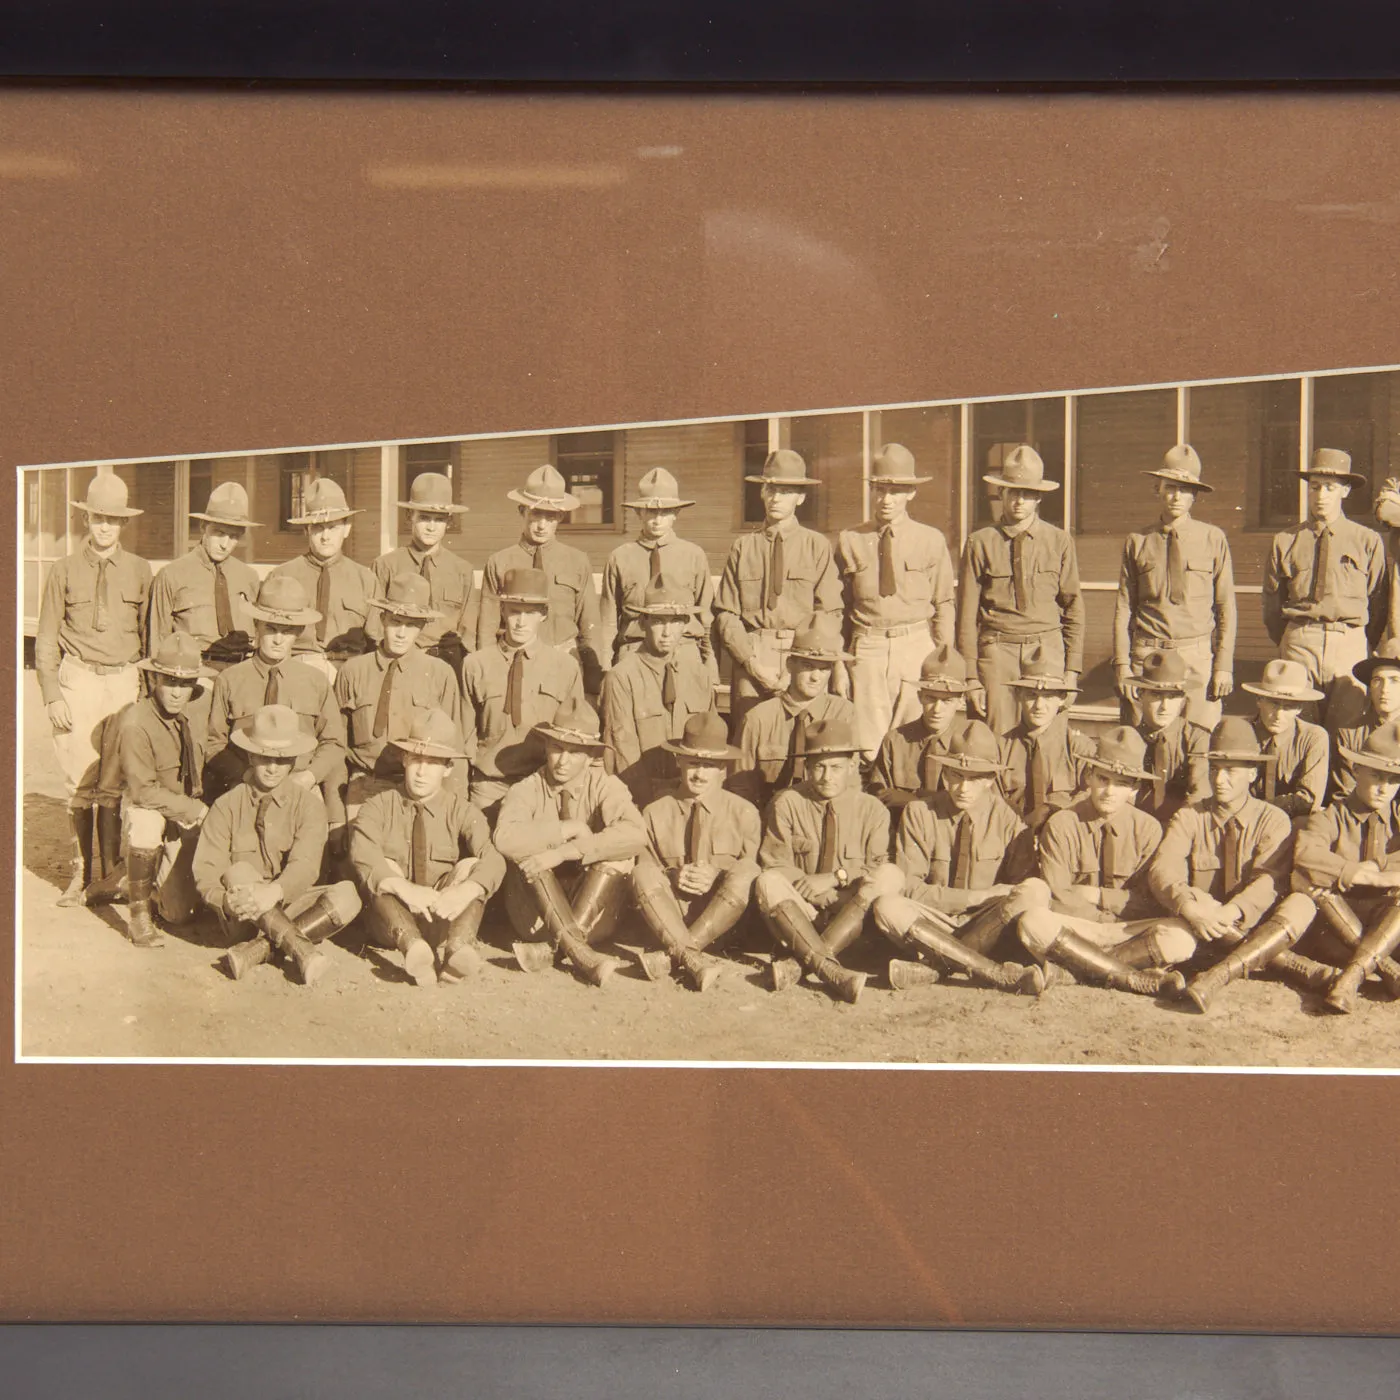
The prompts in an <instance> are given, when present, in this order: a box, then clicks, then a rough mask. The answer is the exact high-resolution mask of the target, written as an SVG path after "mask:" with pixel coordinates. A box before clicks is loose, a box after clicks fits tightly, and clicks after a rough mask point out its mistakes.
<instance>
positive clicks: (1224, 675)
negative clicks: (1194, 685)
mask: <svg viewBox="0 0 1400 1400" xmlns="http://www.w3.org/2000/svg"><path fill="white" fill-rule="evenodd" d="M1234 688H1235V678H1234V676H1232V675H1231V674H1230V673H1229V672H1228V671H1217V672H1216V673H1215V674H1214V675H1213V676H1212V677H1211V678H1210V689H1209V690H1207V691H1206V695H1207V696H1208V697H1209V698H1210V699H1212V700H1226V699H1228V698H1229V696H1230V694H1231V692H1232V691H1233V690H1234Z"/></svg>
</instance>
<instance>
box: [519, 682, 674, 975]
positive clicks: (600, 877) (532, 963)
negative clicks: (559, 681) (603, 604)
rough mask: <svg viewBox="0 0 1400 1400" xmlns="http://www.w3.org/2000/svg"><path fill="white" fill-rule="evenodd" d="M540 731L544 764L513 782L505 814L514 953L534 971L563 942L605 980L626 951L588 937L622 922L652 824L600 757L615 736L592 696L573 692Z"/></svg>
mask: <svg viewBox="0 0 1400 1400" xmlns="http://www.w3.org/2000/svg"><path fill="white" fill-rule="evenodd" d="M539 734H540V737H541V738H542V739H543V740H544V765H543V767H541V768H540V769H539V771H538V772H536V773H532V774H531V775H530V776H529V777H528V778H522V779H521V780H520V782H518V783H516V785H515V786H514V787H513V788H511V790H510V791H509V792H508V793H507V794H506V796H505V799H504V800H503V801H502V803H501V811H500V816H499V817H498V819H497V822H496V845H497V846H498V847H499V849H500V852H501V854H502V855H503V856H504V857H505V858H506V861H507V862H508V866H507V870H506V880H505V899H506V912H507V913H508V914H509V915H510V921H511V924H512V925H513V926H514V928H515V931H516V933H517V934H518V935H519V941H518V942H517V943H515V944H514V945H513V947H514V951H515V958H516V961H517V962H518V963H519V964H520V966H521V967H522V968H524V969H525V971H526V972H543V971H544V970H545V968H547V967H549V966H551V965H552V964H553V962H554V956H555V953H556V952H558V951H562V952H563V953H564V954H565V955H566V956H567V957H568V959H569V961H570V962H571V963H573V965H574V967H575V969H576V970H577V971H578V972H579V973H581V974H582V975H583V976H584V977H585V978H587V980H588V981H590V982H592V983H593V985H594V986H595V987H599V986H602V984H603V983H604V982H605V981H607V979H608V978H609V977H610V976H611V975H612V974H613V973H614V972H616V971H617V969H618V968H619V967H621V966H622V959H621V958H614V957H609V956H608V955H607V954H605V953H599V952H597V951H595V950H594V949H593V948H592V947H590V946H589V945H590V944H592V943H595V942H601V941H602V940H603V939H604V938H605V937H606V936H607V935H608V934H610V933H611V932H612V930H613V928H614V926H615V925H616V923H617V919H618V916H619V914H620V913H621V912H622V909H623V907H624V905H625V903H626V899H627V893H628V889H629V882H630V877H631V874H632V863H633V860H634V858H635V857H636V856H639V855H640V854H641V853H642V851H643V849H644V848H645V847H646V824H645V823H644V822H643V821H642V814H641V813H640V812H639V811H638V810H637V809H636V807H635V806H633V804H632V799H631V797H630V796H629V795H628V792H627V789H626V788H625V787H624V786H623V784H622V781H621V779H619V778H614V777H613V776H611V774H608V773H605V772H604V771H603V767H602V764H601V763H599V762H598V760H599V759H600V758H601V757H602V755H603V750H604V749H605V748H606V745H605V744H604V743H603V740H602V737H601V733H600V727H599V724H598V716H597V715H596V714H595V713H594V711H593V708H592V706H591V705H589V704H588V703H587V702H586V701H582V700H573V701H570V702H569V703H568V704H566V705H564V706H563V707H562V708H561V709H560V711H559V713H558V714H557V715H556V716H555V718H554V721H553V723H551V724H541V725H540V726H539ZM560 867H565V869H563V870H561V869H560ZM556 871H559V873H558V874H556V873H555V872H556ZM541 934H543V935H544V937H543V938H541V936H540V935H541Z"/></svg>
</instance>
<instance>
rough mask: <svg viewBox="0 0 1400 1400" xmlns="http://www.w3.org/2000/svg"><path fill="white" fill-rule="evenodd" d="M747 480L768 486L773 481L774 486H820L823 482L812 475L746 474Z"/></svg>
mask: <svg viewBox="0 0 1400 1400" xmlns="http://www.w3.org/2000/svg"><path fill="white" fill-rule="evenodd" d="M744 480H745V481H751V482H753V484H754V485H755V486H767V485H768V484H769V483H771V484H772V485H774V486H797V487H807V486H820V485H821V482H820V481H817V480H815V479H814V478H813V477H810V476H746V477H745V478H744Z"/></svg>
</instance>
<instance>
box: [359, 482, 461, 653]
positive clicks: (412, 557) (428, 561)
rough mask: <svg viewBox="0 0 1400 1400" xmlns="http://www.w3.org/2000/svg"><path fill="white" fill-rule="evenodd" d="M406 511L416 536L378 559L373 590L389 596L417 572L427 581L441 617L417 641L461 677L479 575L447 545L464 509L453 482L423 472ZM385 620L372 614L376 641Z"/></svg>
mask: <svg viewBox="0 0 1400 1400" xmlns="http://www.w3.org/2000/svg"><path fill="white" fill-rule="evenodd" d="M399 509H400V510H406V511H407V512H408V528H409V530H410V531H411V533H412V538H411V540H410V542H409V544H408V546H407V548H404V549H391V550H390V551H389V552H388V554H381V555H380V556H379V558H378V559H376V560H375V561H374V581H375V585H376V587H375V592H377V593H378V595H379V596H380V597H381V598H382V597H384V596H386V595H387V593H388V588H389V580H390V579H391V578H393V577H394V576H395V575H396V574H419V575H421V576H422V577H423V578H425V579H427V581H428V597H429V601H430V603H431V605H432V607H433V608H434V609H435V610H436V612H437V614H438V615H437V616H436V617H434V618H431V619H429V621H428V623H427V625H426V626H425V627H424V628H423V631H422V634H421V635H420V636H419V638H418V645H419V646H420V647H422V648H423V650H424V651H426V652H427V653H428V655H429V656H434V657H436V658H437V659H438V660H439V661H443V662H445V663H446V664H447V665H448V667H449V668H450V669H451V671H452V674H453V675H454V676H455V675H457V674H458V673H459V672H460V670H461V666H462V658H463V657H464V656H466V654H467V651H468V650H469V648H468V646H467V642H468V640H469V639H470V637H471V632H470V630H469V627H470V624H469V619H468V614H469V612H470V610H471V602H472V588H473V582H474V579H475V574H474V572H473V570H472V566H471V565H470V564H469V563H468V562H467V561H466V560H465V559H463V558H462V556H461V555H460V554H457V553H456V552H455V551H453V550H450V549H448V547H447V546H446V545H445V544H443V542H442V541H443V536H444V535H446V534H447V524H448V521H449V520H450V519H451V518H452V517H453V516H454V515H462V514H463V513H465V511H466V510H467V507H466V506H459V505H458V504H457V503H456V502H455V501H454V500H453V499H452V482H451V480H450V478H448V477H445V476H443V475H442V473H441V472H420V473H419V474H418V475H417V476H415V477H414V478H413V485H412V486H410V487H409V489H408V500H406V501H400V502H399ZM382 627H383V620H382V619H377V618H375V617H374V616H373V614H371V616H370V619H369V635H370V637H371V638H373V639H374V640H375V641H378V639H379V637H380V636H381V635H382V632H381V628H382Z"/></svg>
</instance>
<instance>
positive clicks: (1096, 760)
mask: <svg viewBox="0 0 1400 1400" xmlns="http://www.w3.org/2000/svg"><path fill="white" fill-rule="evenodd" d="M1084 762H1085V763H1087V764H1088V765H1089V767H1091V768H1100V769H1102V770H1103V771H1104V772H1105V773H1112V774H1113V775H1114V776H1115V777H1119V778H1135V779H1137V780H1138V781H1139V782H1142V781H1145V780H1147V779H1150V778H1151V777H1152V774H1151V773H1149V772H1148V771H1147V741H1146V740H1145V739H1144V738H1143V737H1142V735H1141V734H1139V733H1138V732H1137V730H1136V729H1133V728H1131V727H1130V726H1128V725H1126V724H1120V725H1118V726H1117V727H1116V728H1114V729H1109V730H1107V731H1105V732H1104V733H1103V734H1100V735H1099V737H1098V739H1097V740H1096V741H1095V744H1094V753H1093V756H1092V757H1091V758H1086V759H1085V760H1084Z"/></svg>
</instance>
